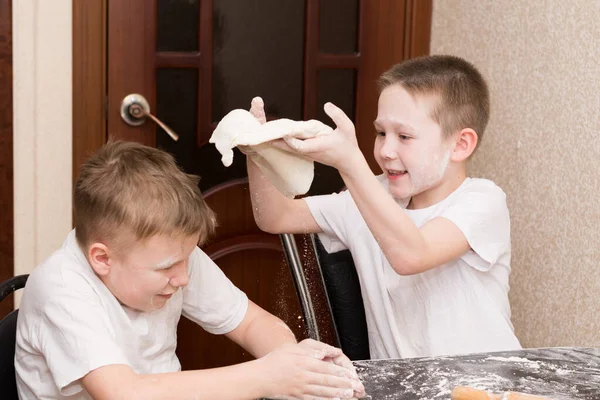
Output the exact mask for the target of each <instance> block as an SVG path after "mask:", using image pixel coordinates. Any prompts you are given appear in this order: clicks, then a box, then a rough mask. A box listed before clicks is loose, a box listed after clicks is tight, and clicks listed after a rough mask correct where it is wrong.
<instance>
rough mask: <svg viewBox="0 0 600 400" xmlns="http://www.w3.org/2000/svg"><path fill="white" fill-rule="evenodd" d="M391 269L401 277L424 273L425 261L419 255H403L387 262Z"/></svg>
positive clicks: (425, 268)
mask: <svg viewBox="0 0 600 400" xmlns="http://www.w3.org/2000/svg"><path fill="white" fill-rule="evenodd" d="M389 261H390V265H391V266H392V269H393V270H394V271H395V272H396V273H397V274H398V275H401V276H410V275H415V274H418V273H421V272H423V271H426V270H427V269H428V268H427V266H426V265H425V260H424V258H423V257H421V256H419V255H404V256H402V257H396V259H394V260H389Z"/></svg>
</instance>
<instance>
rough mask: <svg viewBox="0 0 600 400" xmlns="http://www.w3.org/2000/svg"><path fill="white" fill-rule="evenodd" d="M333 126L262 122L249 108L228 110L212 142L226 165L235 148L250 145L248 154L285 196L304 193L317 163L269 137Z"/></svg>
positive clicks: (308, 133) (324, 130)
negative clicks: (282, 146)
mask: <svg viewBox="0 0 600 400" xmlns="http://www.w3.org/2000/svg"><path fill="white" fill-rule="evenodd" d="M331 131H332V129H331V127H329V126H327V125H325V124H324V123H322V122H320V121H317V120H309V121H294V120H291V119H285V118H282V119H277V120H273V121H269V122H267V123H265V124H262V125H261V124H260V122H258V120H257V119H256V118H255V117H254V116H253V115H252V114H250V112H249V111H246V110H242V109H238V110H233V111H231V112H229V114H227V115H226V116H225V117H223V119H222V120H221V122H219V124H218V125H217V128H216V129H215V131H214V132H213V134H212V136H211V138H210V140H209V142H210V143H214V144H215V146H216V148H217V150H218V151H219V152H220V153H221V155H222V157H221V161H222V162H223V165H225V166H226V167H228V166H230V165H231V163H232V162H233V148H234V147H236V146H250V147H251V149H252V150H253V152H252V153H251V154H249V156H250V157H251V158H252V160H253V161H254V162H255V163H256V165H258V167H259V168H260V169H261V171H262V172H263V174H265V176H266V177H267V179H269V180H270V181H271V183H273V185H274V186H275V187H276V188H277V189H278V190H279V191H280V192H281V193H283V194H284V195H285V196H287V197H294V196H296V195H299V194H305V193H306V192H308V189H310V185H311V184H312V181H313V178H314V163H313V162H312V161H310V160H307V159H305V158H303V157H301V156H299V155H296V154H292V153H288V152H286V151H283V150H280V149H278V148H276V147H273V146H271V145H270V144H269V143H267V142H269V141H271V140H275V139H281V138H283V137H284V136H293V137H297V138H301V139H307V138H311V137H314V136H316V135H321V134H325V133H330V132H331Z"/></svg>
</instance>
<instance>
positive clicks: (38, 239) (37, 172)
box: [12, 0, 72, 302]
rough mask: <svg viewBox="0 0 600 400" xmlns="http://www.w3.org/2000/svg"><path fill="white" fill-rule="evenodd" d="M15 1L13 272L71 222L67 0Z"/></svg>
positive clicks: (24, 269)
mask: <svg viewBox="0 0 600 400" xmlns="http://www.w3.org/2000/svg"><path fill="white" fill-rule="evenodd" d="M12 4H13V16H12V18H13V49H14V51H13V102H14V140H13V142H14V212H15V218H14V246H15V274H16V275H17V274H23V273H28V272H30V271H31V270H32V269H33V267H34V266H35V265H36V264H37V263H39V262H40V261H42V260H43V259H44V258H46V257H47V256H48V255H50V253H51V252H52V251H54V250H55V249H56V248H58V246H60V244H61V243H62V241H63V240H64V238H65V236H66V234H67V233H68V232H69V230H70V229H71V223H72V222H71V181H72V172H71V165H72V155H71V153H72V150H71V148H72V147H71V146H72V145H71V142H72V139H71V138H72V132H71V130H72V128H71V125H72V123H71V121H72V93H71V92H72V74H71V70H72V67H71V64H72V61H71V60H72V58H71V53H72V52H71V47H72V44H71V15H72V12H71V9H72V3H71V0H52V1H47V0H18V1H13V3H12ZM18 293H20V292H18ZM17 302H18V300H17Z"/></svg>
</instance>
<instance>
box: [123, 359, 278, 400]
mask: <svg viewBox="0 0 600 400" xmlns="http://www.w3.org/2000/svg"><path fill="white" fill-rule="evenodd" d="M254 363H256V362H255V361H250V362H246V363H242V364H237V365H233V366H228V367H223V368H213V369H206V370H198V371H183V372H175V373H167V374H156V375H139V376H138V379H137V382H136V388H135V389H134V392H135V396H136V397H135V398H136V399H138V398H139V399H145V400H149V399H157V400H158V399H167V398H173V399H194V400H202V399H210V400H219V399H223V400H234V399H239V400H245V399H257V398H260V397H264V396H268V395H269V393H268V390H267V389H266V387H267V385H268V380H269V377H267V376H261V372H260V368H258V367H257V366H256V365H253V364H254Z"/></svg>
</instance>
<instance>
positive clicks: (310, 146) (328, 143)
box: [273, 103, 363, 172]
mask: <svg viewBox="0 0 600 400" xmlns="http://www.w3.org/2000/svg"><path fill="white" fill-rule="evenodd" d="M324 110H325V113H326V114H327V115H328V116H329V117H330V118H331V119H332V121H333V122H334V123H335V125H336V127H337V128H336V129H335V130H334V131H333V132H331V133H330V134H326V135H319V136H316V137H313V138H309V139H297V138H293V137H286V138H284V139H283V140H282V141H278V142H273V143H274V145H275V146H277V147H279V148H281V149H284V150H287V151H295V152H297V153H301V154H303V155H304V156H305V157H307V158H309V159H312V160H314V161H317V162H320V163H321V164H326V165H330V166H332V167H334V168H337V169H338V170H339V171H340V172H343V171H345V170H346V169H348V168H352V166H353V165H354V164H355V161H356V160H357V158H360V157H363V155H362V153H361V152H360V149H359V147H358V142H357V140H356V132H355V129H354V124H353V123H352V121H351V120H350V118H348V116H347V115H346V114H345V113H344V112H343V111H342V110H341V109H340V108H338V107H336V106H335V105H333V104H332V103H326V104H325V106H324ZM283 141H285V144H284V143H283Z"/></svg>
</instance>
